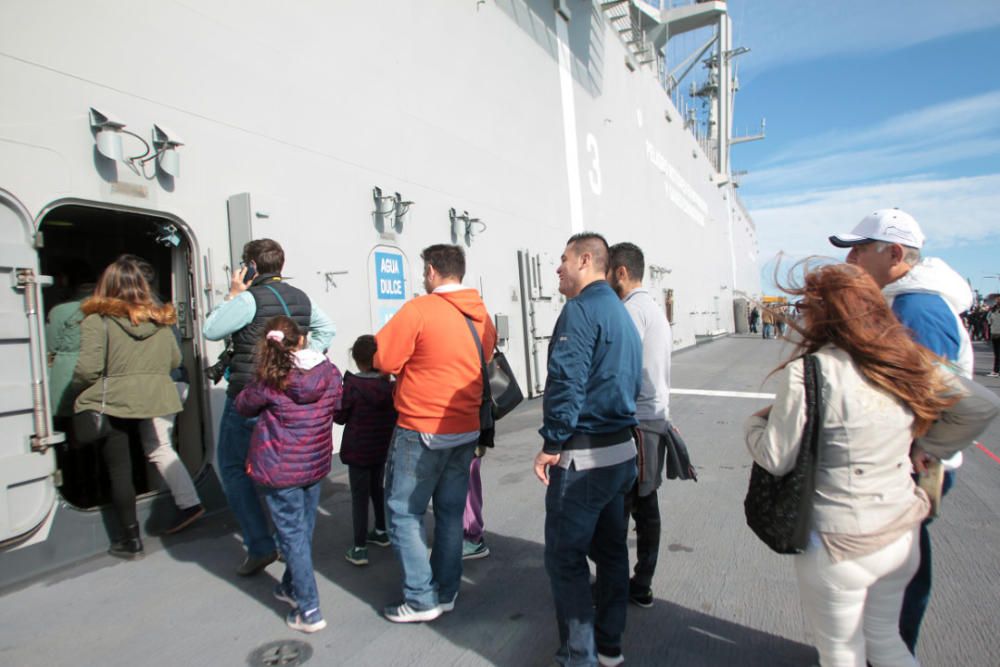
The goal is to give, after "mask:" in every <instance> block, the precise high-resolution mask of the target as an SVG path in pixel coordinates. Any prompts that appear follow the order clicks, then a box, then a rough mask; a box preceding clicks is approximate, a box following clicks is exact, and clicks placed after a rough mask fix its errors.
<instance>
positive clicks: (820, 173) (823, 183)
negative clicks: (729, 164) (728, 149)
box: [743, 91, 1000, 203]
mask: <svg viewBox="0 0 1000 667" xmlns="http://www.w3.org/2000/svg"><path fill="white" fill-rule="evenodd" d="M991 155H1000V91H993V92H990V93H986V94H983V95H977V96H973V97H968V98H964V99H959V100H953V101H950V102H946V103H943V104H937V105H933V106H929V107H925V108H923V109H917V110H914V111H911V112H907V113H904V114H900V115H898V116H895V117H892V118H889V119H887V120H885V121H882V122H880V123H877V124H874V125H871V126H868V127H863V128H859V129H855V130H851V131H838V132H832V133H827V134H824V135H820V136H814V137H809V138H807V139H803V140H801V141H799V142H796V143H794V144H792V145H791V146H789V147H788V148H785V149H783V150H781V151H780V152H777V153H775V154H773V155H772V156H770V157H769V158H768V159H767V160H766V162H765V163H764V164H765V165H768V166H767V167H766V168H764V169H759V170H756V171H752V172H750V173H749V174H748V175H747V176H746V177H745V178H744V179H743V182H744V184H745V185H746V186H747V187H748V189H749V190H751V191H753V192H762V193H765V195H767V194H774V193H775V192H781V191H801V190H808V189H815V188H829V187H830V186H847V185H854V184H858V183H864V182H868V181H872V180H886V179H896V180H899V179H900V177H902V176H907V175H913V174H916V173H921V172H928V171H940V170H942V169H943V168H944V167H946V166H947V165H953V164H955V163H959V162H961V163H963V164H967V163H968V162H969V161H970V160H975V159H978V158H983V157H988V156H991ZM750 201H751V203H753V202H754V199H753V198H750Z"/></svg>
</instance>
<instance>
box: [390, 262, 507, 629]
mask: <svg viewBox="0 0 1000 667" xmlns="http://www.w3.org/2000/svg"><path fill="white" fill-rule="evenodd" d="M420 258H421V259H423V261H424V289H426V291H427V294H426V295H424V296H419V297H417V298H415V299H412V300H411V301H408V302H407V303H406V304H405V305H404V306H403V307H402V308H400V309H399V311H397V312H396V314H395V315H393V317H392V319H390V320H389V321H388V322H387V323H386V325H385V326H384V327H382V329H381V330H380V331H379V332H378V333H377V334H376V335H375V342H376V345H377V348H378V349H377V351H376V352H375V360H374V362H375V367H376V368H378V369H379V370H381V371H382V372H384V373H391V374H393V375H395V376H396V378H397V381H396V393H395V404H396V411H397V412H398V413H399V417H398V419H397V422H396V430H395V431H394V433H393V436H392V444H391V445H390V447H389V459H388V461H387V463H386V472H385V494H386V500H385V509H386V522H387V523H388V527H389V539H390V541H391V542H392V546H393V547H394V548H395V550H396V554H397V555H398V556H399V562H400V564H401V565H402V569H403V600H402V602H400V603H399V604H396V605H392V606H389V607H386V609H385V617H386V618H387V619H388V620H390V621H393V622H394V623H413V622H419V621H431V620H434V619H435V618H437V617H438V616H440V615H441V614H442V613H444V612H448V611H452V610H453V609H454V608H455V600H456V598H457V597H458V588H459V584H461V579H462V515H463V513H464V511H465V498H466V493H467V491H468V486H469V465H470V462H471V461H472V456H473V454H474V451H475V448H476V444H477V443H478V441H479V431H480V423H479V410H480V407H481V405H482V402H483V375H482V366H481V362H480V356H479V350H478V349H477V346H476V338H475V337H478V339H479V341H480V343H481V347H482V351H483V354H484V355H486V360H487V362H488V361H489V360H490V359H491V358H492V356H493V346H494V345H495V344H496V338H497V334H496V328H495V327H494V326H493V322H492V321H491V320H490V316H489V313H488V312H486V304H484V303H483V300H482V298H481V297H480V296H479V293H478V292H476V290H474V289H472V288H471V287H466V286H464V285H462V279H463V278H464V277H465V253H464V252H463V251H462V248H461V247H459V246H455V245H444V244H439V245H432V246H429V247H427V248H424V250H423V252H421V253H420ZM431 498H433V499H434V545H433V547H434V548H433V550H432V552H431V555H430V557H429V558H428V555H427V538H426V536H425V534H424V525H423V520H424V514H425V513H426V511H427V505H428V504H429V503H430V500H431Z"/></svg>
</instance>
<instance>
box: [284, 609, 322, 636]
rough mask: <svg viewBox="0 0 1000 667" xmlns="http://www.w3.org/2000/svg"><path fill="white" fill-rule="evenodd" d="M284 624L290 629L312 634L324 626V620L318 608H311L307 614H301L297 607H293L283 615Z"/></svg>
mask: <svg viewBox="0 0 1000 667" xmlns="http://www.w3.org/2000/svg"><path fill="white" fill-rule="evenodd" d="M285 625H287V626H288V627H290V628H291V629H292V630H298V631H299V632H305V633H306V634H312V633H313V632H319V631H320V630H322V629H323V628H325V627H326V621H325V620H323V615H322V614H320V613H319V609H313V610H312V612H311V613H308V614H303V613H301V612H300V611H299V610H298V609H293V610H292V611H290V612H288V616H286V617H285Z"/></svg>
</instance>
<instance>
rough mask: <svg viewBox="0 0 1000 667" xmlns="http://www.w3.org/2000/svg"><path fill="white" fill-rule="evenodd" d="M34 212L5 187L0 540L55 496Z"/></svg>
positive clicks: (1, 208) (0, 267) (36, 516)
mask: <svg viewBox="0 0 1000 667" xmlns="http://www.w3.org/2000/svg"><path fill="white" fill-rule="evenodd" d="M32 236H33V234H32V225H31V216H30V215H29V214H28V212H27V211H26V210H25V208H24V206H22V205H21V203H20V202H18V201H17V199H15V198H14V197H13V196H12V195H11V194H10V193H8V192H6V191H5V190H2V189H0V546H2V545H3V544H4V543H8V542H10V541H12V540H15V539H17V538H18V537H19V536H22V535H25V534H27V533H30V532H31V531H32V529H34V528H35V527H37V526H38V525H40V524H41V523H42V521H44V519H45V517H46V516H48V514H49V512H50V511H51V510H52V507H53V504H54V503H55V498H56V491H55V484H54V480H53V474H54V473H55V456H54V452H53V451H52V449H51V448H50V445H53V444H55V443H57V442H60V441H61V440H62V437H61V434H54V433H53V432H52V416H51V414H50V412H49V396H48V378H47V370H46V355H45V343H44V334H43V331H44V328H43V324H42V320H43V314H42V313H43V311H42V290H41V285H42V283H43V281H44V278H43V277H42V276H39V275H38V255H37V253H36V252H35V249H34V246H33V244H32Z"/></svg>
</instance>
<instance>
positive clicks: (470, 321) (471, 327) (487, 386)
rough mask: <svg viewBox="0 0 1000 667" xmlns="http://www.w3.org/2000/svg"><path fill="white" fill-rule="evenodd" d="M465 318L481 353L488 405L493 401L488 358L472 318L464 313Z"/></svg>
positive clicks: (480, 359) (485, 399)
mask: <svg viewBox="0 0 1000 667" xmlns="http://www.w3.org/2000/svg"><path fill="white" fill-rule="evenodd" d="M462 315H464V316H465V323H466V324H468V325H469V331H471V332H472V340H474V341H476V350H478V351H479V370H480V372H481V373H482V374H483V402H484V403H487V402H489V401H490V400H492V396H491V395H490V376H489V373H487V372H486V357H485V356H483V342H482V341H481V340H480V339H479V332H478V331H476V327H475V325H474V324H472V318H471V317H469V316H468V315H466V314H465V313H462Z"/></svg>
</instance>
